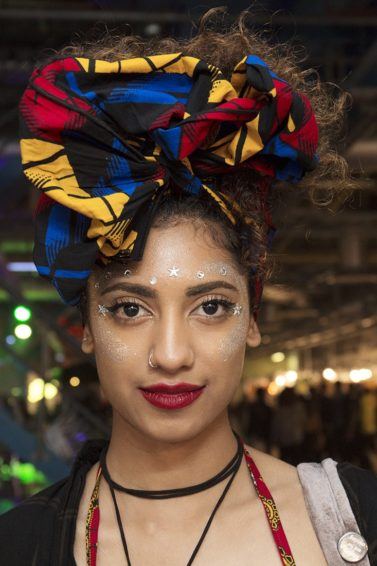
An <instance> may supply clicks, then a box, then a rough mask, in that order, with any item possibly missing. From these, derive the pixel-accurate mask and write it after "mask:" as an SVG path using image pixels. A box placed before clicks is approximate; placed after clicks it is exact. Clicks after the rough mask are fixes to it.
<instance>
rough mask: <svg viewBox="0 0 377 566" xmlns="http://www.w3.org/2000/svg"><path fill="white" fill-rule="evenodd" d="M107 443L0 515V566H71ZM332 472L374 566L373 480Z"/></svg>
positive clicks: (349, 468) (350, 471)
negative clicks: (81, 513) (89, 483)
mask: <svg viewBox="0 0 377 566" xmlns="http://www.w3.org/2000/svg"><path fill="white" fill-rule="evenodd" d="M107 442H108V441H106V440H89V441H87V442H86V443H85V444H84V445H83V447H82V449H81V450H80V452H79V454H78V455H77V457H76V460H75V462H74V464H73V466H72V470H71V473H70V475H69V476H68V477H66V478H64V479H62V480H60V481H59V482H57V483H55V484H53V485H51V486H49V487H48V488H46V489H44V490H42V491H40V492H39V493H37V494H35V495H33V496H32V497H30V498H28V499H26V500H25V501H24V502H23V503H21V504H20V505H18V506H17V507H15V508H14V509H11V510H10V511H8V512H7V513H4V514H3V515H1V516H0V564H1V566H76V562H75V560H74V556H73V544H74V540H75V532H76V517H77V513H78V508H79V503H80V499H81V496H82V493H83V489H84V485H85V477H86V474H87V472H88V471H89V470H90V468H91V467H92V466H93V464H95V463H96V462H97V461H98V459H99V455H100V452H101V450H102V448H103V447H104V446H105V444H106V443H107ZM337 469H338V473H339V477H340V479H341V481H342V484H343V486H344V488H345V490H346V492H347V495H348V498H349V501H350V504H351V507H352V510H353V513H354V515H355V518H356V520H357V523H358V525H359V529H360V532H361V534H362V535H363V537H364V538H365V540H366V541H367V543H368V547H369V552H368V556H369V560H370V563H371V566H377V476H376V475H375V474H373V473H372V472H370V471H368V470H363V469H362V468H359V467H357V466H354V465H353V464H350V463H348V462H341V463H338V466H337Z"/></svg>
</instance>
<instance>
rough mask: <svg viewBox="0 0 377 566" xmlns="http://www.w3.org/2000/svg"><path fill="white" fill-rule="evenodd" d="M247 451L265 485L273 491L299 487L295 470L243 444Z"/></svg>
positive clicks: (293, 467)
mask: <svg viewBox="0 0 377 566" xmlns="http://www.w3.org/2000/svg"><path fill="white" fill-rule="evenodd" d="M245 446H246V448H247V450H248V451H249V453H250V455H251V456H252V458H253V460H254V461H255V463H256V465H257V467H258V469H259V471H260V473H261V474H262V477H263V479H264V481H265V482H266V484H267V485H268V486H269V487H270V489H271V491H272V490H273V489H281V488H283V487H284V486H285V487H288V486H291V487H294V486H295V485H296V486H297V487H300V486H301V484H300V480H299V477H298V473H297V468H296V467H295V466H292V465H291V464H288V463H287V462H284V461H283V460H280V459H279V458H276V457H275V456H272V455H271V454H267V453H266V452H262V451H261V450H257V449H256V448H253V447H252V446H249V445H247V444H245Z"/></svg>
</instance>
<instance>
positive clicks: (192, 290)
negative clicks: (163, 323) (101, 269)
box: [101, 280, 238, 299]
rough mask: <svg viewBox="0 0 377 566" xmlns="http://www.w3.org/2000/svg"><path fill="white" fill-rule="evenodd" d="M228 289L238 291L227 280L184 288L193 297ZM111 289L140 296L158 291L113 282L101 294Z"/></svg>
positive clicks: (132, 284)
mask: <svg viewBox="0 0 377 566" xmlns="http://www.w3.org/2000/svg"><path fill="white" fill-rule="evenodd" d="M221 288H222V289H230V290H232V291H238V289H237V287H235V286H234V285H232V284H231V283H228V282H227V281H222V280H219V281H210V282H208V283H202V284H201V285H195V286H194V287H188V288H187V289H186V297H195V296H196V295H200V294H201V293H208V292H209V291H213V290H214V289H221ZM111 291H129V292H130V293H135V294H136V295H139V296H141V297H148V298H152V299H154V298H156V297H157V295H158V293H157V292H156V291H155V290H153V289H150V287H146V286H145V285H139V284H137V283H114V285H110V286H109V287H107V288H106V289H104V290H103V291H102V292H101V296H103V295H106V294H107V293H111Z"/></svg>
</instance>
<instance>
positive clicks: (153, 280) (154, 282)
mask: <svg viewBox="0 0 377 566" xmlns="http://www.w3.org/2000/svg"><path fill="white" fill-rule="evenodd" d="M149 283H150V284H151V285H156V283H157V277H156V276H155V275H153V277H151V278H150V279H149Z"/></svg>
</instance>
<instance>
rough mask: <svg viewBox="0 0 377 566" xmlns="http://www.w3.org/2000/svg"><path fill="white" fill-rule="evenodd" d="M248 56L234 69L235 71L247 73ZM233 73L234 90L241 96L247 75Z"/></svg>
mask: <svg viewBox="0 0 377 566" xmlns="http://www.w3.org/2000/svg"><path fill="white" fill-rule="evenodd" d="M245 63H246V56H245V57H244V58H243V59H241V61H240V62H239V63H238V64H237V65H236V66H235V67H234V71H245V70H246V64H245ZM234 71H233V73H232V78H231V83H232V85H233V87H234V90H235V91H236V92H237V94H239V92H240V90H241V89H242V87H243V85H244V84H245V82H246V73H244V72H242V73H239V72H238V73H235V72H234Z"/></svg>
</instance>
